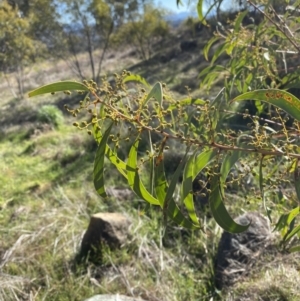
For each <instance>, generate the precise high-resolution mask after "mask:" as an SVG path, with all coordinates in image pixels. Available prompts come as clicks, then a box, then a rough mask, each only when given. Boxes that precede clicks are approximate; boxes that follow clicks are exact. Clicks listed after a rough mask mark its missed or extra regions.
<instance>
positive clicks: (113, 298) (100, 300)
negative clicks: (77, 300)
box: [84, 295, 143, 301]
mask: <svg viewBox="0 0 300 301" xmlns="http://www.w3.org/2000/svg"><path fill="white" fill-rule="evenodd" d="M84 301H143V300H142V299H140V298H135V297H128V296H124V295H96V296H94V297H91V298H89V299H86V300H84Z"/></svg>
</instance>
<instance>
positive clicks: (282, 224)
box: [274, 207, 300, 235]
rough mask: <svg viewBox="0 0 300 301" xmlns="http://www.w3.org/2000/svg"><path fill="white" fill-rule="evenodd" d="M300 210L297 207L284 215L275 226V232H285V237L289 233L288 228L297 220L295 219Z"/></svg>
mask: <svg viewBox="0 0 300 301" xmlns="http://www.w3.org/2000/svg"><path fill="white" fill-rule="evenodd" d="M299 209H300V208H299V207H296V208H294V209H293V210H291V211H290V212H289V213H287V214H282V215H281V216H280V218H279V220H278V222H277V224H276V226H275V229H274V231H281V230H283V234H284V235H285V234H286V233H287V232H288V228H289V226H290V224H291V222H292V221H293V220H294V219H295V217H296V216H297V215H298V214H299V213H300V210H299Z"/></svg>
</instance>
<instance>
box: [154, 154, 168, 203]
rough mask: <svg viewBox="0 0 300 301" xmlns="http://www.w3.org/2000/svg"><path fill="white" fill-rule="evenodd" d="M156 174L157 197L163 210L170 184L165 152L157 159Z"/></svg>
mask: <svg viewBox="0 0 300 301" xmlns="http://www.w3.org/2000/svg"><path fill="white" fill-rule="evenodd" d="M154 174H155V193H156V197H157V199H158V201H159V203H160V206H161V208H163V205H164V201H165V198H166V195H167V191H168V183H167V179H166V175H165V170H164V161H163V152H162V153H161V154H159V156H158V157H157V158H156V162H155V171H154Z"/></svg>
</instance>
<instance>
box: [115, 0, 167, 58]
mask: <svg viewBox="0 0 300 301" xmlns="http://www.w3.org/2000/svg"><path fill="white" fill-rule="evenodd" d="M143 10H144V11H143V13H142V14H141V13H139V12H136V13H135V14H134V13H130V14H129V20H128V22H126V24H124V25H123V27H122V28H121V29H120V30H119V31H118V32H117V33H116V35H115V39H116V40H117V41H118V43H124V42H125V43H127V44H130V45H133V46H134V47H135V48H136V49H137V51H138V52H139V54H140V56H141V57H142V58H143V59H144V60H147V59H149V58H150V57H151V55H152V52H153V49H152V45H153V42H154V41H155V40H159V39H162V38H164V37H165V36H166V35H167V34H168V32H169V26H168V23H167V22H166V21H165V20H164V11H163V10H162V9H160V8H156V7H154V6H153V5H151V4H146V5H144V7H143Z"/></svg>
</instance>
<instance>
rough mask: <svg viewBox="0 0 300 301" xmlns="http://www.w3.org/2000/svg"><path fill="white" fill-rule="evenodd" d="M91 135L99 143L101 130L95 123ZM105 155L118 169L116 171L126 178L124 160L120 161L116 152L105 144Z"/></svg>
mask: <svg viewBox="0 0 300 301" xmlns="http://www.w3.org/2000/svg"><path fill="white" fill-rule="evenodd" d="M93 130H94V131H93V135H94V138H95V140H96V142H97V143H98V144H99V143H100V141H101V139H102V137H103V135H102V133H101V130H100V129H99V128H98V127H97V125H96V124H95V125H94V127H93ZM105 155H106V157H107V158H108V160H109V161H110V162H111V163H112V164H113V165H115V166H116V168H117V169H118V171H119V172H120V174H121V175H123V176H124V178H125V179H126V180H127V172H126V163H125V162H124V161H122V160H121V159H120V158H119V157H118V155H117V153H116V152H115V151H113V150H112V149H111V148H110V147H109V146H108V145H107V144H106V147H105Z"/></svg>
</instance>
